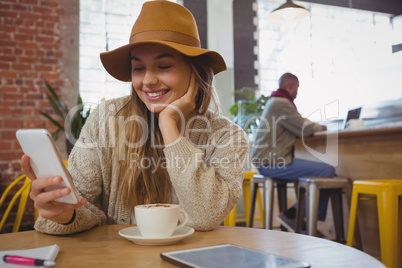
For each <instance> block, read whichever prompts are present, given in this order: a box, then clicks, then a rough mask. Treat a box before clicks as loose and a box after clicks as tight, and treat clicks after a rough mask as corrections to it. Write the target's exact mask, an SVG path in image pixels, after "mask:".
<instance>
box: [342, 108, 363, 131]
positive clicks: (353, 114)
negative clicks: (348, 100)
mask: <svg viewBox="0 0 402 268" xmlns="http://www.w3.org/2000/svg"><path fill="white" fill-rule="evenodd" d="M361 111H362V107H359V108H355V109H352V110H349V111H348V115H347V116H346V119H345V123H344V124H343V128H346V123H347V122H348V121H349V120H350V119H359V118H360V113H361Z"/></svg>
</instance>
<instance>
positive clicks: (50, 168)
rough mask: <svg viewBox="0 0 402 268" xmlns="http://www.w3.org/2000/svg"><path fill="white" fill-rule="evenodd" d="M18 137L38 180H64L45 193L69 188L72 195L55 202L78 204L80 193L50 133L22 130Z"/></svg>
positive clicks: (46, 189) (18, 132)
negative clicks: (52, 178)
mask: <svg viewBox="0 0 402 268" xmlns="http://www.w3.org/2000/svg"><path fill="white" fill-rule="evenodd" d="M16 136H17V139H18V142H19V143H20V145H21V148H22V150H23V151H24V154H26V155H28V156H29V157H30V158H31V167H32V170H33V171H34V173H35V175H36V178H38V179H41V178H46V177H50V176H60V177H61V178H62V179H63V181H62V183H60V184H59V185H55V186H51V187H48V188H45V191H52V190H55V189H58V188H64V187H68V188H70V189H71V192H70V194H69V195H68V196H63V197H60V198H58V199H55V201H57V202H61V203H68V204H77V203H78V202H79V197H78V191H77V189H76V188H75V186H74V183H73V180H72V178H71V174H70V172H68V170H67V169H66V167H65V166H64V163H63V160H62V158H61V156H60V153H59V151H58V149H57V147H56V145H55V144H54V142H53V139H52V136H51V135H50V133H49V132H48V131H47V130H46V129H20V130H18V131H17V132H16Z"/></svg>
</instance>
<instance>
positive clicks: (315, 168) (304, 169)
mask: <svg viewBox="0 0 402 268" xmlns="http://www.w3.org/2000/svg"><path fill="white" fill-rule="evenodd" d="M298 88H299V79H298V78H297V77H296V76H295V75H293V74H291V73H285V74H283V75H282V76H281V77H280V79H279V89H278V90H276V91H274V92H272V94H271V96H270V98H269V100H268V102H267V104H266V107H265V109H264V111H263V113H262V117H261V122H260V125H259V128H258V131H257V135H256V138H255V143H254V145H253V149H252V159H253V164H254V166H256V167H257V168H258V171H259V173H260V174H261V175H263V176H266V177H271V178H279V179H285V180H290V181H297V180H298V179H299V178H301V177H334V176H335V169H334V167H333V166H331V165H328V164H326V163H322V162H313V161H308V160H303V159H298V158H294V154H293V151H294V142H295V140H296V138H300V137H308V136H312V135H313V134H314V132H317V131H323V130H326V129H327V128H326V126H321V125H318V124H316V123H314V122H311V121H310V120H308V119H307V118H303V117H302V116H301V115H300V113H299V112H298V111H297V108H296V105H295V104H294V99H295V98H296V96H297V91H298ZM328 200H329V195H328V194H325V192H322V194H320V204H319V213H318V220H319V221H324V220H325V216H326V212H327V205H328ZM295 219H296V204H295V205H294V206H293V207H291V208H290V209H288V210H286V211H284V212H282V213H281V214H279V215H278V217H277V220H278V221H279V222H280V223H281V224H282V225H283V226H284V227H286V228H287V229H288V230H289V231H293V232H294V228H295Z"/></svg>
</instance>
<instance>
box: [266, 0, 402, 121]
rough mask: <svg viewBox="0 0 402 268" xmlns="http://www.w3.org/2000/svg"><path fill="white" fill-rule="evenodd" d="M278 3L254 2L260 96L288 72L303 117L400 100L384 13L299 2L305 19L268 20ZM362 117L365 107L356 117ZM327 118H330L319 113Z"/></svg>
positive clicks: (401, 63) (398, 69) (399, 70)
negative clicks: (329, 108) (305, 10)
mask: <svg viewBox="0 0 402 268" xmlns="http://www.w3.org/2000/svg"><path fill="white" fill-rule="evenodd" d="M281 4H283V1H272V0H270V1H268V0H259V2H258V5H259V6H258V16H259V62H260V70H259V77H260V91H261V93H262V94H270V92H271V91H274V90H276V89H277V88H278V83H277V81H278V78H279V77H280V76H281V75H282V74H283V73H284V72H292V73H294V74H295V75H297V76H298V77H299V80H300V88H299V94H298V97H297V98H296V100H295V103H296V105H297V107H298V110H299V112H300V113H301V114H302V115H303V116H306V117H307V116H309V115H310V114H313V113H314V112H316V111H317V110H319V109H322V108H324V107H326V106H328V105H332V104H334V103H338V104H339V107H338V108H339V110H338V111H337V112H336V113H335V114H334V113H331V116H330V117H333V116H337V117H339V118H344V116H346V112H347V110H348V109H350V108H353V107H357V106H362V105H363V108H368V107H375V106H378V105H379V104H378V103H379V102H383V101H389V100H395V99H399V98H402V90H401V89H400V85H401V83H402V80H401V77H402V57H401V56H402V55H400V54H401V53H402V52H398V53H399V55H398V53H395V54H392V45H393V40H394V39H395V38H394V36H395V35H396V33H395V27H393V25H392V23H391V22H392V21H391V18H390V15H387V14H378V13H373V12H368V11H362V10H357V9H350V8H341V7H334V6H326V5H319V4H308V3H306V2H301V3H300V4H301V5H303V6H304V7H306V8H308V9H310V11H311V15H310V17H309V18H307V19H304V20H302V21H300V22H298V23H285V24H278V23H275V22H271V21H269V20H268V15H269V13H270V12H271V11H272V10H273V9H275V8H277V7H278V6H279V5H281ZM399 31H400V29H399ZM399 35H401V36H402V32H400V33H399ZM368 113H369V109H366V110H365V111H363V114H362V116H363V117H364V116H370V115H368ZM314 119H316V118H314ZM314 119H313V120H314ZM327 119H334V118H329V117H328V115H327V116H326V117H324V115H323V118H322V120H327ZM316 121H318V120H316Z"/></svg>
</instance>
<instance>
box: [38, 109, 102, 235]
mask: <svg viewBox="0 0 402 268" xmlns="http://www.w3.org/2000/svg"><path fill="white" fill-rule="evenodd" d="M99 114H100V112H99V110H98V109H95V110H94V111H93V112H92V113H91V115H90V117H89V118H88V119H87V122H86V124H85V125H84V127H83V129H82V131H81V134H80V137H79V139H78V141H77V143H76V145H75V146H74V148H73V150H72V152H71V154H70V156H69V161H68V170H69V171H70V173H71V176H72V178H73V181H74V185H75V187H76V188H77V190H78V192H79V195H80V197H85V198H87V200H88V203H87V204H86V205H85V206H83V207H80V208H78V209H76V210H75V213H76V217H75V219H74V221H73V222H72V223H70V224H68V225H64V224H60V223H57V222H54V221H51V220H47V219H45V218H42V217H39V218H38V220H37V221H36V222H35V229H36V230H37V231H39V232H42V233H48V234H57V235H64V234H72V233H77V232H82V231H86V230H89V229H91V228H92V227H94V226H96V225H100V224H105V223H106V215H105V213H104V212H103V211H102V210H101V193H102V172H101V165H100V161H99V157H100V149H99V148H98V146H99V145H98V144H97V143H96V141H97V140H98V139H97V138H96V136H97V131H96V130H97V129H98V128H97V127H96V126H97V125H98V124H99Z"/></svg>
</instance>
